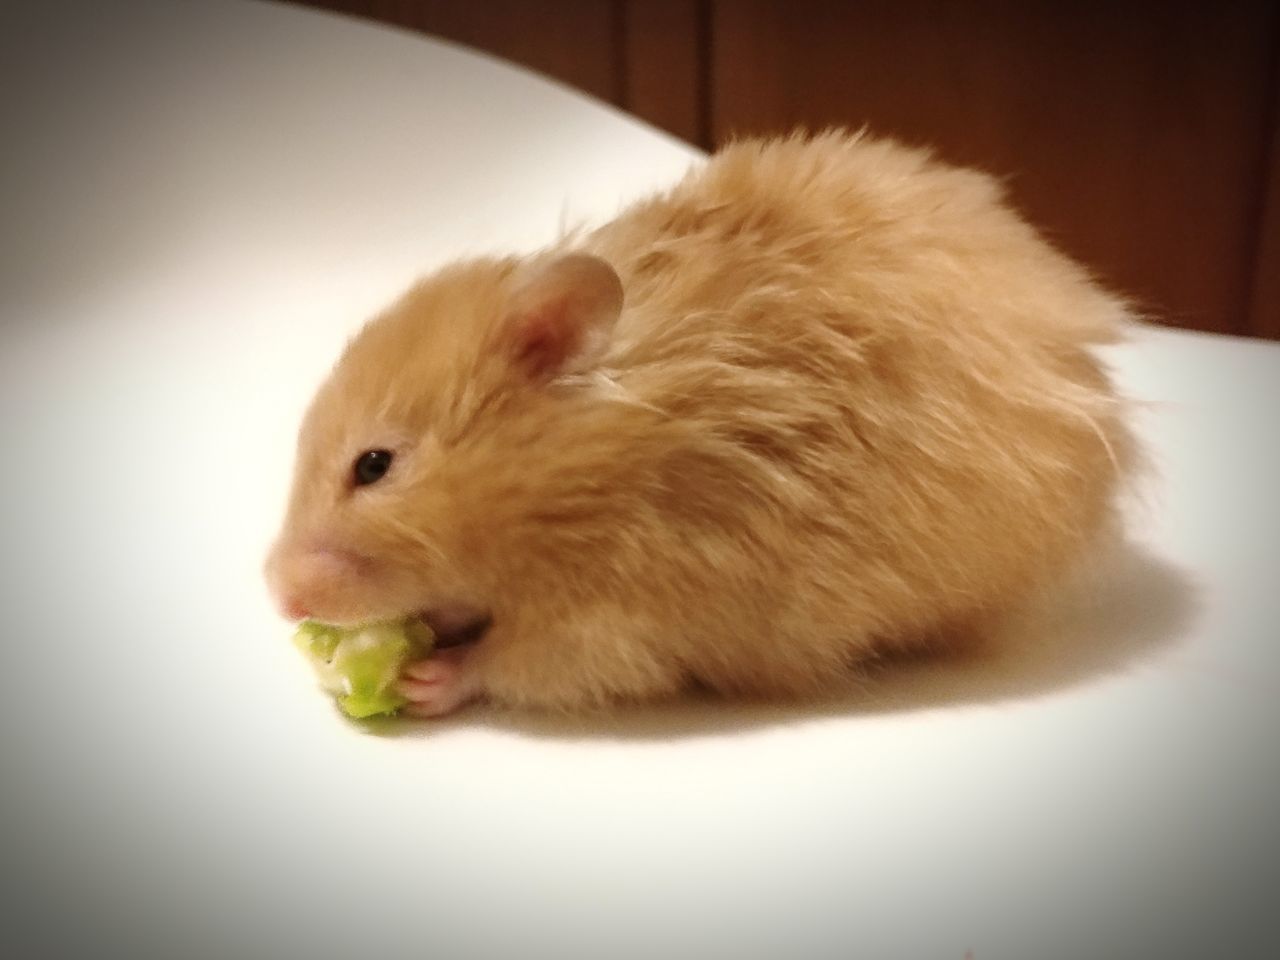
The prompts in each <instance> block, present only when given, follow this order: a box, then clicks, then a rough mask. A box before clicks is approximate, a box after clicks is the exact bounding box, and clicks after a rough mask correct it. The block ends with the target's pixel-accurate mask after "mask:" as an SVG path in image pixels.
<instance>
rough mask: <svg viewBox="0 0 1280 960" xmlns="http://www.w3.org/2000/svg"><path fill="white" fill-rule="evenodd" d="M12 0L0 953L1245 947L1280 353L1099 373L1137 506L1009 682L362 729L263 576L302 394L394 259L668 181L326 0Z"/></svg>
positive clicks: (648, 155) (1261, 909) (1270, 842)
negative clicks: (586, 719)
mask: <svg viewBox="0 0 1280 960" xmlns="http://www.w3.org/2000/svg"><path fill="white" fill-rule="evenodd" d="M29 6H33V7H35V8H37V9H36V10H26V11H21V10H15V9H12V6H11V7H7V8H6V9H5V12H4V13H3V14H2V15H0V16H2V17H3V19H2V20H0V37H2V38H3V39H2V40H0V43H3V45H4V49H3V51H0V53H2V56H0V69H2V70H3V71H4V72H3V74H2V75H0V81H2V82H0V102H2V103H3V115H2V116H0V119H2V120H3V124H2V125H0V130H3V131H4V137H5V144H4V148H3V151H0V153H2V156H0V164H3V166H2V167H0V169H2V170H3V177H2V178H0V204H2V207H0V210H2V219H0V223H2V224H3V226H2V228H0V229H2V234H0V324H2V326H0V331H2V332H0V403H2V406H0V409H2V410H3V418H2V419H0V440H2V441H3V442H2V443H0V450H2V451H3V456H4V460H3V468H2V473H0V476H2V477H3V479H2V480H0V491H2V492H3V496H2V497H0V517H2V523H3V535H2V539H0V542H3V544H4V547H5V550H6V553H7V555H8V563H7V565H6V567H5V570H4V574H3V578H2V580H0V593H2V595H3V609H4V624H5V627H4V651H5V652H4V656H5V657H6V659H7V663H8V670H7V675H6V680H7V683H6V685H5V692H4V694H3V696H0V843H2V844H3V846H2V847H0V877H3V884H4V890H3V893H2V895H0V951H2V952H4V953H5V954H7V955H14V956H23V955H25V956H32V957H35V956H93V957H111V956H129V957H142V956H165V957H203V956H208V957H218V958H231V957H292V956H299V957H301V956H307V957H314V958H322V957H357V956H365V957H392V956H422V957H429V958H440V960H451V958H454V957H482V956H523V957H543V956H547V957H551V956H582V957H601V958H603V957H615V956H637V957H638V956H649V957H718V956H722V955H723V956H737V957H752V958H755V957H760V958H771V957H842V958H849V957H903V958H925V957H936V958H954V960H959V958H961V957H962V956H963V955H964V954H965V951H966V950H967V949H972V950H973V951H974V956H975V957H976V958H978V960H995V958H1011V960H1028V958H1035V960H1047V958H1056V957H1064V958H1066V957H1070V958H1073V960H1079V958H1085V957H1089V958H1093V957H1122V956H1123V957H1137V956H1141V957H1157V956H1158V957H1160V958H1162V960H1170V958H1175V957H1191V956H1196V957H1208V956H1223V957H1233V958H1243V957H1262V956H1274V955H1275V953H1274V951H1275V943H1276V932H1275V931H1276V922H1275V919H1274V917H1275V910H1276V907H1277V906H1278V905H1280V858H1278V854H1280V747H1277V744H1276V734H1277V732H1280V652H1278V651H1280V643H1278V642H1277V641H1278V640H1280V636H1278V634H1280V630H1278V629H1277V626H1276V624H1277V623H1278V622H1280V602H1278V600H1277V596H1278V595H1280V547H1278V546H1277V543H1278V542H1280V524H1278V523H1277V517H1278V516H1280V430H1278V429H1276V428H1275V426H1274V425H1273V424H1272V423H1271V422H1270V421H1271V418H1272V417H1274V416H1275V414H1276V413H1277V411H1278V410H1280V405H1278V404H1277V400H1278V399H1280V387H1278V386H1277V385H1278V384H1280V347H1276V346H1272V345H1265V344H1260V343H1245V342H1242V341H1236V340H1230V339H1224V338H1212V337H1204V336H1195V335H1186V334H1176V333H1169V332H1152V333H1150V334H1149V335H1145V336H1143V337H1142V338H1141V339H1140V341H1139V342H1137V343H1135V344H1133V345H1132V346H1129V347H1126V348H1123V349H1119V350H1116V351H1113V353H1112V358H1113V359H1114V361H1115V363H1116V364H1117V367H1118V369H1119V371H1120V373H1121V376H1122V379H1123V381H1124V382H1125V383H1126V384H1127V385H1128V387H1129V388H1130V389H1131V390H1132V391H1133V392H1134V393H1135V394H1136V395H1138V396H1140V397H1142V398H1146V399H1150V400H1153V401H1159V402H1160V403H1161V404H1163V405H1162V406H1158V407H1156V408H1154V409H1153V410H1151V411H1149V412H1148V413H1147V414H1146V415H1145V417H1144V421H1145V423H1146V427H1145V429H1146V431H1147V433H1148V435H1149V437H1150V439H1151V443H1152V446H1153V449H1154V451H1155V453H1156V456H1157V460H1158V461H1159V463H1160V465H1161V467H1162V470H1163V473H1162V476H1161V479H1160V480H1159V481H1158V482H1155V483H1153V484H1151V485H1150V487H1149V489H1150V490H1151V491H1152V496H1151V498H1150V502H1149V503H1148V505H1147V506H1146V507H1145V508H1144V509H1143V510H1142V511H1138V512H1135V514H1134V531H1135V538H1136V540H1137V541H1138V545H1137V546H1135V547H1134V548H1133V549H1131V550H1129V551H1127V552H1126V553H1124V554H1123V555H1121V556H1119V557H1117V558H1114V559H1113V561H1111V562H1109V563H1108V564H1100V565H1099V568H1098V571H1097V572H1098V573H1099V574H1100V576H1099V577H1098V579H1099V582H1100V583H1101V585H1102V589H1100V590H1099V591H1098V592H1096V593H1094V594H1091V595H1090V594H1084V596H1086V597H1090V596H1091V597H1092V599H1089V600H1076V601H1071V600H1070V598H1068V599H1066V600H1063V601H1061V602H1060V604H1059V606H1060V608H1061V609H1060V610H1059V615H1058V617H1057V618H1056V619H1055V620H1054V626H1053V627H1052V628H1050V629H1048V630H1047V632H1046V631H1044V630H1040V631H1037V630H1031V629H1029V628H1028V629H1026V630H1024V631H1022V635H1023V640H1024V642H1023V644H1022V648H1021V649H1022V653H1021V654H1019V655H1018V656H1016V657H1012V658H1011V659H1010V660H1009V661H1008V662H1006V663H1003V664H996V665H990V666H989V667H987V668H986V669H984V670H972V669H971V670H963V669H957V668H954V667H953V668H950V669H944V668H939V667H932V668H921V669H919V670H916V671H915V672H905V673H903V674H902V675H900V676H898V677H896V678H894V679H893V680H891V681H888V682H886V684H885V686H884V687H882V688H880V689H878V690H877V691H876V692H875V693H873V694H870V695H868V696H867V697H866V698H864V699H863V700H860V701H857V702H852V703H850V704H849V705H848V706H847V708H842V709H840V710H835V711H821V712H813V711H804V710H788V709H782V708H778V709H772V710H759V709H751V710H748V709H742V708H733V707H723V706H722V707H715V706H708V705H698V704H688V705H684V706H675V707H670V708H664V709H653V710H643V711H636V712H634V713H631V714H627V715H625V716H623V717H620V718H618V719H616V720H613V721H610V722H608V723H604V724H600V725H597V726H595V727H573V726H567V725H563V724H560V725H557V724H553V723H550V722H547V721H532V720H520V719H510V718H508V719H504V718H501V717H497V716H493V715H486V714H475V713H472V714H469V715H466V716H463V717H460V718H458V719H456V720H453V721H448V722H443V723H438V724H433V725H423V726H416V727H415V726H409V727H401V728H399V729H397V730H395V731H393V732H388V733H385V734H382V735H374V734H370V733H364V732H361V731H360V730H359V729H357V728H355V727H353V726H350V725H348V724H346V723H344V722H343V721H342V720H341V719H340V718H338V717H337V716H336V714H335V713H334V712H333V710H332V708H331V707H330V705H329V704H328V703H327V701H326V700H325V699H324V698H323V697H322V696H321V695H320V694H319V693H317V692H316V691H315V690H314V689H313V687H312V686H311V683H310V679H309V677H308V675H307V672H306V667H305V665H304V664H303V663H302V662H301V660H300V658H299V657H298V655H297V654H296V652H295V651H294V650H293V649H292V648H291V647H290V645H289V644H288V642H287V638H288V632H289V631H288V627H287V626H286V625H285V624H284V623H283V622H281V621H280V620H279V619H278V618H277V617H276V616H275V614H274V613H273V611H272V608H271V606H270V603H269V600H268V598H267V596H266V595H265V592H264V590H263V587H262V585H261V583H260V578H259V566H260V560H261V555H262V553H263V551H264V550H265V547H266V544H267V542H268V540H269V539H270V537H271V536H272V535H273V533H274V531H275V527H276V523H277V521H278V519H279V510H280V508H281V506H282V503H283V498H284V491H285V484H286V481H287V477H288V472H289V469H290V466H291V463H290V461H291V456H292V438H293V433H294V430H295V427H296V423H297V418H298V415H299V413H300V411H301V408H302V406H303V405H304V403H305V402H306V400H307V399H308V397H309V394H310V391H311V389H312V387H313V386H314V385H315V383H316V382H317V381H318V379H319V378H320V377H321V375H322V374H323V372H324V368H325V367H326V365H327V364H328V363H329V362H330V361H331V359H332V358H333V356H334V355H335V353H336V351H337V349H338V348H339V346H340V344H341V342H342V341H343V339H344V338H345V337H346V336H347V335H348V334H349V333H350V332H352V330H353V329H354V328H355V327H356V325H357V324H358V323H359V322H360V321H361V320H362V318H363V317H364V316H366V315H367V314H369V313H370V312H371V311H372V310H374V309H375V308H376V307H378V306H380V305H381V304H382V303H383V302H384V301H386V300H387V299H388V298H390V297H391V296H392V295H393V294H395V293H396V292H398V290H399V288H400V287H401V286H402V285H403V284H404V283H405V282H406V281H407V280H408V279H409V278H410V277H412V276H413V275H415V274H416V273H418V272H420V271H423V270H426V269H428V268H430V267H432V266H433V265H436V264H439V263H440V262H442V261H444V260H445V259H448V258H450V257H453V256H457V255H460V254H463V253H466V252H475V251H481V250H485V251H488V250H493V249H526V248H529V247H531V246H534V245H536V244H538V243H541V242H543V241H546V240H548V239H550V238H551V237H552V235H553V234H554V232H555V230H556V228H557V225H558V223H559V220H560V218H561V216H562V215H566V216H568V217H570V218H573V217H578V216H583V217H588V218H598V217H603V216H607V215H609V214H610V213H612V212H613V211H614V210H615V209H616V208H617V206H618V205H619V203H620V202H621V201H622V200H623V199H624V198H629V197H632V196H635V195H638V194H641V193H643V192H645V191H647V190H649V189H650V188H652V187H654V186H657V185H660V184H664V183H667V182H670V181H672V180H673V179H674V178H675V177H677V176H678V175H679V174H680V173H681V172H682V171H683V170H684V168H685V167H686V165H687V164H688V163H690V162H691V161H693V160H695V159H696V157H695V154H694V153H693V152H692V151H691V150H689V149H688V148H686V147H683V146H681V145H679V144H677V143H675V142H673V141H671V140H669V139H668V138H666V137H664V136H662V135H660V134H658V133H655V132H654V131H652V130H649V129H647V128H645V127H643V126H642V125H640V124H638V123H636V122H634V121H632V120H629V119H627V118H625V117H623V116H620V115H619V114H617V113H616V112H614V111H612V110H610V109H608V108H605V107H602V106H600V105H598V104H596V103H593V102H591V101H588V100H586V99H584V98H582V97H580V96H578V95H576V94H573V93H571V92H569V91H567V90H564V89H562V88H559V87H557V86H555V85H553V84H550V83H547V82H545V81H543V80H540V79H538V78H535V77H533V76H530V75H528V74H526V73H523V72H521V71H518V70H515V69H512V68H510V67H508V66H505V65H502V64H499V63H497V62H495V61H493V60H490V59H487V58H484V57H480V56H476V55H473V54H470V53H467V52H463V51H461V50H458V49H456V48H454V47H451V46H447V45H443V44H439V43H432V42H430V41H427V40H424V39H421V38H418V37H413V36H409V35H407V34H401V33H396V32H392V31H387V30H382V29H377V28H374V27H369V26H364V25H360V24H358V23H356V22H355V21H351V20H346V19H342V18H338V17H331V16H327V15H320V14H315V13H310V12H305V11H302V10H297V9H290V8H287V7H283V6H270V5H264V4H245V3H230V4H228V3H197V4H192V5H186V4H182V3H168V2H147V3H135V4H129V5H124V6H119V5H114V4H103V5H88V4H82V5H78V6H76V7H74V8H64V7H62V6H61V5H41V4H34V5H29ZM29 944H38V945H39V947H38V949H37V948H36V947H33V946H30V945H29ZM19 948H21V949H19Z"/></svg>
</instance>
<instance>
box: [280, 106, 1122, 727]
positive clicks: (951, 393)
mask: <svg viewBox="0 0 1280 960" xmlns="http://www.w3.org/2000/svg"><path fill="white" fill-rule="evenodd" d="M1131 322H1133V317H1132V315H1131V313H1130V310H1129V308H1128V306H1127V305H1126V303H1125V302H1123V301H1122V300H1121V299H1119V298H1118V297H1116V296H1114V295H1112V294H1111V293H1109V292H1107V291H1106V290H1104V289H1102V288H1101V287H1100V286H1098V285H1097V284H1096V283H1095V282H1094V281H1093V280H1092V279H1091V277H1090V276H1089V274H1087V273H1086V271H1085V270H1084V269H1083V268H1082V267H1081V266H1079V265H1078V264H1077V263H1075V262H1073V261H1072V260H1070V259H1068V258H1067V257H1066V256H1064V255H1063V254H1061V253H1060V252H1058V251H1057V250H1056V249H1055V248H1054V247H1052V246H1051V245H1050V244H1049V243H1047V242H1046V241H1045V240H1044V239H1042V238H1041V237H1040V236H1039V235H1038V234H1037V233H1036V232H1035V231H1034V230H1033V228H1032V227H1030V226H1029V225H1028V224H1027V223H1026V222H1025V221H1024V220H1023V219H1021V218H1020V217H1019V215H1018V214H1017V213H1015V212H1014V211H1013V210H1012V209H1011V208H1010V206H1009V205H1008V204H1007V203H1006V200H1005V197H1004V193H1003V191H1002V188H1001V186H1000V185H999V184H998V183H997V181H996V180H994V179H992V178H991V177H989V176H987V175H985V174H983V173H980V172H976V171H973V170H967V169H959V168H955V167H951V166H948V165H945V164H943V163H941V162H939V161H937V160H935V159H934V158H933V157H932V155H931V154H930V153H928V152H927V151H922V150H918V149H915V148H908V147H905V146H903V145H900V144H897V143H895V142H893V141H890V140H884V139H876V138H873V137H870V136H867V135H863V134H849V133H846V132H842V131H830V132H826V133H823V134H820V135H807V134H795V135H792V136H790V137H787V138H782V139H775V140H767V141H762V140H748V141H740V142H737V143H734V144H732V145H730V146H728V147H727V148H725V149H723V150H722V151H721V152H719V153H717V154H716V155H714V156H713V157H712V158H711V159H710V160H709V161H708V162H706V163H705V164H704V165H702V166H700V167H698V168H696V169H694V170H693V171H691V172H690V173H689V174H688V175H687V176H686V177H685V179H684V180H683V181H682V182H680V183H679V184H677V185H676V186H675V187H674V188H673V189H671V190H669V191H667V192H665V193H663V194H661V195H658V196H654V197H652V198H649V199H646V200H642V201H640V202H638V203H636V204H634V205H633V206H631V207H629V208H628V209H626V210H625V211H624V212H622V214H621V215H620V216H618V217H617V219H615V220H613V221H612V222H610V223H607V224H605V225H604V226H602V227H600V228H599V229H596V230H594V231H593V232H589V233H582V234H579V235H578V236H576V237H568V238H565V239H564V240H563V241H561V242H560V243H558V244H556V245H554V246H553V247H551V248H549V249H546V250H542V251H539V252H537V253H535V254H533V255H531V256H528V257H523V258H522V257H494V258H489V259H484V258H481V259H473V260H468V261H465V262H458V263H454V264H452V265H450V266H447V267H445V268H444V269H442V270H440V271H439V272H438V273H436V274H435V275H434V276H430V277H428V278H426V279H424V280H422V281H421V282H419V283H418V284H416V285H415V286H414V287H413V288H412V289H410V290H409V291H408V292H407V293H406V294H405V295H404V296H403V297H402V298H401V299H400V300H399V301H398V302H396V303H394V304H393V305H392V306H390V307H389V308H388V309H387V310H386V311H385V312H383V313H382V314H381V315H379V316H377V317H375V318H374V319H372V320H371V321H370V322H369V323H368V324H367V325H366V326H365V327H364V328H363V330H362V331H361V332H360V333H359V334H358V335H357V336H356V337H355V338H354V339H353V340H352V341H351V342H350V344H349V345H348V347H347V348H346V350H345V352H344V353H343V355H342V356H341V358H340V359H339V360H338V362H337V364H336V366H335V368H334V369H333V371H332V373H331V375H330V376H329V378H328V380H327V381H326V382H325V383H324V384H323V385H322V386H321V388H320V389H319V391H318V393H317V395H316V397H315V399H314V401H313V403H312V405H311V407H310V409H309V411H308V412H307V414H306V416H305V419H304V422H303V424H302V428H301V432H300V439H299V445H298V452H297V463H296V475H295V478H294V484H293V488H292V493H291V498H290V502H289V506H288V510H287V515H286V518H285V521H284V526H283V531H282V533H281V534H280V537H279V539H278V541H277V542H276V543H275V545H274V547H273V548H272V551H271V554H270V556H269V558H268V563H267V577H268V580H269V583H270V586H271V589H272V590H273V592H274V593H275V595H276V597H277V598H278V600H279V603H280V604H281V607H282V609H283V610H284V611H285V612H286V614H287V615H288V616H290V617H292V618H300V617H304V616H305V617H312V618H316V619H320V620H324V621H328V622H332V623H335V624H351V623H356V622H361V621H368V620H378V619H387V618H398V617H403V616H407V615H419V616H421V617H422V618H423V619H424V620H426V622H428V623H429V624H431V625H432V626H433V628H435V629H436V630H437V631H438V632H439V633H440V634H441V639H442V646H445V647H446V648H445V649H443V650H441V651H439V652H438V653H437V654H436V655H435V656H433V657H432V658H430V659H428V660H424V661H421V662H418V663H415V664H412V665H410V666H409V667H407V668H406V669H405V671H404V677H403V679H402V680H401V683H400V686H401V692H403V693H404V695H405V696H407V697H408V698H409V699H410V701H411V706H410V711H411V712H413V713H417V714H420V715H426V716H430V715H438V714H443V713H447V712H449V711H451V710H453V709H454V708H456V707H458V706H459V705H461V704H463V703H466V702H468V701H471V700H473V699H477V698H487V699H489V700H491V701H493V702H496V703H499V704H502V705H506V706H512V707H517V708H519V707H533V708H552V709H569V710H572V709H578V708H584V707H599V706H608V705H613V704H619V703H622V702H628V701H639V700H650V699H654V698H662V697H667V696H670V695H673V694H676V693H677V692H678V691H680V690H682V689H683V688H685V687H686V686H687V685H697V686H699V687H703V688H710V689H711V690H714V691H719V692H722V693H724V694H727V695H743V696H752V697H773V698H776V697H783V698H797V697H812V696H822V695H828V694H830V693H831V692H833V691H837V690H839V689H841V688H842V687H844V686H847V685H849V684H850V682H851V679H852V678H854V677H855V675H856V674H857V672H858V670H859V665H860V664H863V663H866V662H868V661H869V660H870V659H872V658H875V657H877V656H881V655H883V654H885V653H887V652H894V651H900V652H908V651H913V650H916V649H919V648H921V647H923V646H926V645H928V644H931V643H938V642H959V641H963V640H964V639H965V638H969V637H976V636H981V635H982V634H983V633H984V631H986V630H988V629H989V627H990V625H991V624H992V623H994V622H996V621H997V620H998V618H999V617H1000V616H1001V614H1002V613H1004V612H1006V611H1009V610H1011V609H1013V608H1014V607H1016V606H1017V605H1018V604H1019V603H1021V602H1024V601H1025V600H1026V599H1027V597H1028V595H1029V593H1030V592H1031V591H1033V590H1035V589H1037V588H1038V587H1039V586H1041V585H1043V584H1045V583H1046V582H1047V581H1049V580H1051V579H1052V578H1054V577H1055V575H1058V574H1060V573H1061V572H1063V571H1064V569H1065V568H1066V567H1067V566H1068V565H1069V564H1071V563H1072V562H1073V561H1078V560H1079V559H1080V558H1081V557H1083V556H1084V555H1086V551H1087V550H1088V549H1089V548H1090V545H1091V544H1092V543H1093V542H1094V541H1095V540H1096V539H1097V538H1098V537H1100V536H1102V535H1103V534H1104V533H1105V532H1106V531H1108V530H1109V529H1112V528H1113V527H1114V523H1113V520H1114V517H1115V514H1116V510H1115V507H1114V505H1115V501H1116V494H1117V490H1118V488H1119V486H1120V484H1121V482H1122V481H1123V479H1124V478H1125V476H1126V474H1127V472H1128V471H1129V470H1130V468H1131V465H1132V464H1133V461H1134V454H1135V444H1134V441H1133V439H1132V436H1131V433H1130V431H1129V428H1128V426H1127V417H1126V413H1125V404H1124V402H1123V400H1122V398H1121V397H1119V396H1118V395H1117V393H1116V391H1115V389H1114V388H1113V385H1112V383H1111V381H1110V379H1109V377H1108V374H1107V372H1106V370H1105V368H1104V367H1103V366H1102V365H1101V364H1100V362H1099V360H1098V359H1096V358H1095V356H1094V355H1093V353H1092V352H1091V350H1090V348H1091V347H1092V346H1093V345H1095V344H1104V343H1109V342H1112V341H1114V340H1116V339H1117V338H1119V337H1121V336H1122V335H1123V333H1124V331H1125V328H1126V326H1128V325H1129V324H1130V323H1131ZM940 638H945V639H944V640H941V641H940ZM453 640H459V641H460V640H468V641H470V642H466V643H457V644H456V645H452V644H451V643H449V642H446V641H453Z"/></svg>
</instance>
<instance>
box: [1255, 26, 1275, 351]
mask: <svg viewBox="0 0 1280 960" xmlns="http://www.w3.org/2000/svg"><path fill="white" fill-rule="evenodd" d="M1271 70H1272V73H1271V82H1272V91H1271V95H1272V99H1271V116H1270V120H1271V143H1270V149H1269V151H1268V153H1267V155H1266V158H1265V161H1264V164H1263V182H1264V190H1263V196H1262V200H1261V203H1260V205H1259V206H1260V210H1259V221H1258V223H1259V225H1258V248H1257V254H1256V256H1255V257H1254V263H1253V295H1252V297H1251V301H1250V310H1249V329H1248V331H1247V332H1248V333H1251V334H1253V335H1254V336H1258V337H1270V338H1271V339H1273V340H1280V24H1277V29H1276V47H1275V59H1274V61H1273V62H1272V66H1271Z"/></svg>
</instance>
